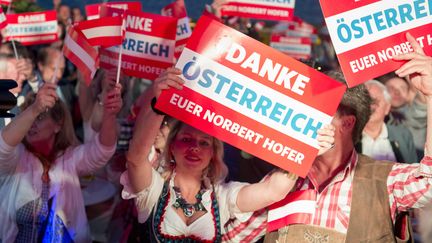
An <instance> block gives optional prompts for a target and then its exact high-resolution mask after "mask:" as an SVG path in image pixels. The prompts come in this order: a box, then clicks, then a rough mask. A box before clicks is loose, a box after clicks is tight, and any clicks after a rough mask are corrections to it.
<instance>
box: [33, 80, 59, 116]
mask: <svg viewBox="0 0 432 243" xmlns="http://www.w3.org/2000/svg"><path fill="white" fill-rule="evenodd" d="M56 88H57V85H56V84H53V83H44V84H43V85H42V87H41V88H40V89H39V91H38V92H37V94H36V100H35V101H34V103H33V104H32V105H31V106H30V107H31V109H32V110H33V112H35V113H36V115H39V114H40V113H42V112H45V111H47V110H48V109H50V108H52V107H53V106H54V105H55V103H56V101H57V99H58V96H57V93H56Z"/></svg>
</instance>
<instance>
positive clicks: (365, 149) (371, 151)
mask: <svg viewBox="0 0 432 243" xmlns="http://www.w3.org/2000/svg"><path fill="white" fill-rule="evenodd" d="M362 154H365V155H367V156H369V157H372V158H374V159H376V160H389V161H396V156H395V154H394V152H393V148H392V146H391V144H390V140H389V139H388V130H387V126H386V125H385V123H383V125H382V129H381V133H380V134H379V135H378V137H377V138H376V139H373V138H372V137H370V136H369V135H367V134H366V133H365V132H363V136H362Z"/></svg>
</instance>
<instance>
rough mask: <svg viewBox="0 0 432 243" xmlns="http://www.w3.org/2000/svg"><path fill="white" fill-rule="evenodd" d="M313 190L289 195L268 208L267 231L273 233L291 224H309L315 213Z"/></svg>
mask: <svg viewBox="0 0 432 243" xmlns="http://www.w3.org/2000/svg"><path fill="white" fill-rule="evenodd" d="M315 200H316V194H315V191H314V190H303V191H297V192H292V193H289V194H288V195H287V196H286V197H285V199H283V200H282V201H279V202H277V203H274V204H272V205H270V206H269V210H268V216H267V231H268V232H271V231H275V230H277V229H279V228H282V227H284V226H288V225H291V224H310V223H311V220H312V216H313V214H314V213H315V205H316V203H315Z"/></svg>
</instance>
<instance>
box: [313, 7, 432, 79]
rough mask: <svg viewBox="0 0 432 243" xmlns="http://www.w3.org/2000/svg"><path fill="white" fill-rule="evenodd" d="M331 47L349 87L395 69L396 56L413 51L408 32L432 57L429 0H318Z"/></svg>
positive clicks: (431, 16) (431, 11)
mask: <svg viewBox="0 0 432 243" xmlns="http://www.w3.org/2000/svg"><path fill="white" fill-rule="evenodd" d="M320 3H321V8H322V11H323V14H324V17H325V21H326V24H327V28H328V31H329V33H330V36H331V39H332V42H333V46H334V48H335V51H336V54H337V56H338V59H339V63H340V65H341V67H342V71H343V73H344V75H345V78H346V79H347V81H348V85H349V86H355V85H357V84H360V83H363V82H365V81H367V80H370V79H373V78H375V77H378V76H381V75H383V74H386V73H389V72H391V71H394V70H396V69H397V68H399V67H400V66H401V65H403V63H404V62H401V61H393V60H392V57H393V56H395V55H398V54H402V53H407V52H412V47H411V45H410V44H409V42H408V41H407V39H406V36H405V34H406V32H409V33H411V34H412V35H413V36H414V37H415V38H416V39H417V41H418V42H419V43H420V45H422V46H423V49H424V50H425V52H426V54H428V55H432V31H431V30H432V1H431V0H419V1H412V0H398V1H393V0H381V1H379V0H362V1H352V0H351V1H345V2H344V3H343V4H340V1H336V0H320Z"/></svg>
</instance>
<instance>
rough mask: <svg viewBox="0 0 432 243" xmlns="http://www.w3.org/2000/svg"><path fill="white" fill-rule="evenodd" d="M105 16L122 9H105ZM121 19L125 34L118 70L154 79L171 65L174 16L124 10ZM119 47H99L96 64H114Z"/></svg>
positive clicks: (130, 74) (116, 60)
mask: <svg viewBox="0 0 432 243" xmlns="http://www.w3.org/2000/svg"><path fill="white" fill-rule="evenodd" d="M107 11H108V16H114V15H118V14H123V10H121V9H115V8H107ZM123 18H124V19H125V23H126V33H125V37H124V39H123V45H122V48H123V50H122V72H124V73H125V74H126V75H129V76H134V77H139V78H146V79H150V80H154V79H156V78H157V77H158V76H159V74H160V73H162V71H163V70H165V69H166V68H168V67H170V66H172V65H173V62H174V49H175V38H176V28H177V19H176V18H172V17H165V16H161V15H157V14H151V13H144V12H134V11H129V10H127V11H126V12H124V15H123ZM119 52H120V46H113V47H110V48H106V49H101V50H100V66H101V67H103V68H113V67H117V64H118V59H119Z"/></svg>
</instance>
